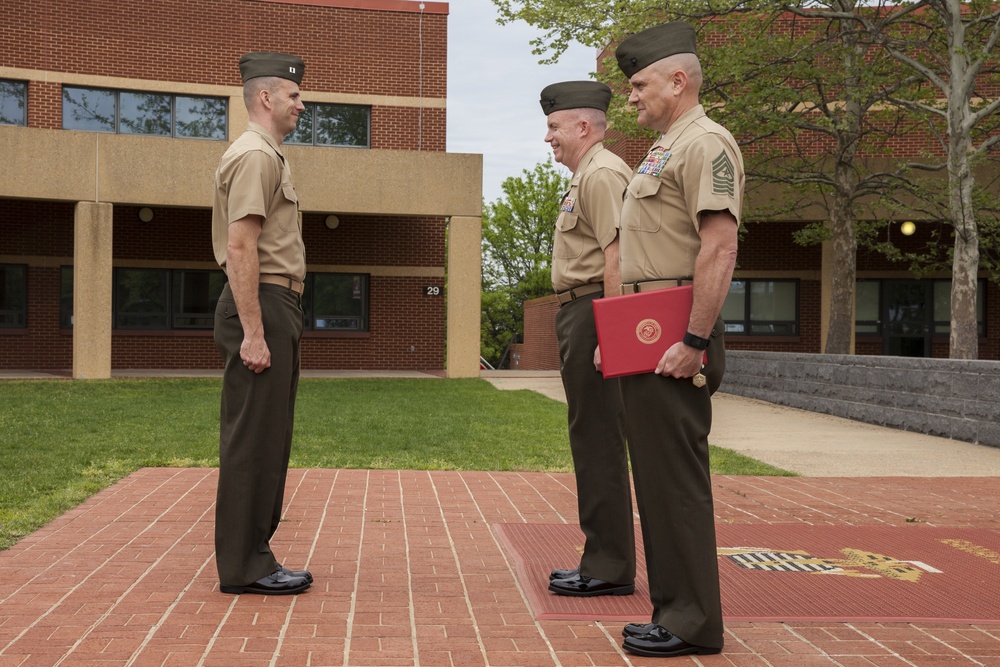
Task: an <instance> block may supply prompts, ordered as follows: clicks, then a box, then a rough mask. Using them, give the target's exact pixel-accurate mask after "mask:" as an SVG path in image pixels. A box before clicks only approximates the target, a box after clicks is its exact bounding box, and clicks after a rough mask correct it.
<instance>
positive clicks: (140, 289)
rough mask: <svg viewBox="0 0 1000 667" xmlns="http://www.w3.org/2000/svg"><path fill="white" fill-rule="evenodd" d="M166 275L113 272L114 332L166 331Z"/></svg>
mask: <svg viewBox="0 0 1000 667" xmlns="http://www.w3.org/2000/svg"><path fill="white" fill-rule="evenodd" d="M168 273H169V272H168V271H166V270H161V269H117V270H116V271H115V284H114V290H115V298H114V303H115V327H116V328H118V329H167V328H169V326H170V313H169V310H168V308H169V303H170V302H169V301H168V299H167V286H168V285H169V283H168V281H167V275H168Z"/></svg>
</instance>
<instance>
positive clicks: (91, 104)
mask: <svg viewBox="0 0 1000 667" xmlns="http://www.w3.org/2000/svg"><path fill="white" fill-rule="evenodd" d="M117 117H118V96H117V95H116V94H115V92H114V91H113V90H97V89H94V88H73V87H70V86H63V128H65V129H67V130H86V131H88V132H114V131H115V120H116V119H117Z"/></svg>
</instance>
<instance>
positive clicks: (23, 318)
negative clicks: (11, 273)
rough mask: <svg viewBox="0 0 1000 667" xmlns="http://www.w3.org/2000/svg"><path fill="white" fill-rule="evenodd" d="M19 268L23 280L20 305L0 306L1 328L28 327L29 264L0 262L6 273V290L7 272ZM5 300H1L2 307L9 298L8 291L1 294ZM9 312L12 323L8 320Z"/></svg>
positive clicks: (2, 269)
mask: <svg viewBox="0 0 1000 667" xmlns="http://www.w3.org/2000/svg"><path fill="white" fill-rule="evenodd" d="M11 269H14V270H17V269H20V271H18V273H20V281H21V290H20V292H21V294H20V301H21V303H20V307H17V308H0V314H2V315H3V316H2V317H0V329H5V330H8V331H9V330H11V329H27V328H28V265H27V264H14V263H2V264H0V271H2V272H3V273H4V278H3V285H4V288H5V290H4V291H5V292H6V282H7V272H8V270H11ZM0 297H2V299H3V300H0V307H2V306H3V305H4V303H5V301H6V299H7V295H6V293H3V294H0ZM8 314H10V316H11V317H12V319H13V322H12V323H8V322H7V317H8Z"/></svg>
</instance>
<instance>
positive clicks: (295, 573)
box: [278, 565, 313, 584]
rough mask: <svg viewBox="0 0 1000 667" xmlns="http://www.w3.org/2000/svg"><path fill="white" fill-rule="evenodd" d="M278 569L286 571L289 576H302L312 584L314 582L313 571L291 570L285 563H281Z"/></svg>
mask: <svg viewBox="0 0 1000 667" xmlns="http://www.w3.org/2000/svg"><path fill="white" fill-rule="evenodd" d="M278 569H279V570H281V571H282V572H284V573H285V574H286V575H288V576H289V577H302V578H303V579H305V580H306V581H308V582H309V583H310V584H311V583H312V582H313V576H312V572H310V571H309V570H289V569H288V568H287V567H285V566H284V565H279V566H278Z"/></svg>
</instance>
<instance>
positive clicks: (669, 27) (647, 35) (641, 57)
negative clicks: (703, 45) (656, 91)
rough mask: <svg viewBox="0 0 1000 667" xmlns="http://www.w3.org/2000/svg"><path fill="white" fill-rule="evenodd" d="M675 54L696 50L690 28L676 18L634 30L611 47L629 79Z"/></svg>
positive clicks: (693, 35)
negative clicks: (633, 32)
mask: <svg viewBox="0 0 1000 667" xmlns="http://www.w3.org/2000/svg"><path fill="white" fill-rule="evenodd" d="M678 53H696V51H695V33H694V28H692V27H691V24H689V23H683V22H680V21H677V22H674V23H664V24H662V25H658V26H653V27H652V28H647V29H645V30H643V31H642V32H638V33H636V34H634V35H632V36H631V37H629V38H628V39H626V40H625V41H624V42H622V43H621V44H619V45H618V48H617V49H615V58H617V59H618V67H620V68H621V70H622V72H624V73H625V76H627V77H628V78H630V79H631V78H632V77H633V76H634V75H635V73H636V72H638V71H639V70H642V69H645V68H646V67H649V66H650V65H652V64H653V63H655V62H656V61H657V60H663V59H664V58H666V57H668V56H672V55H675V54H678Z"/></svg>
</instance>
